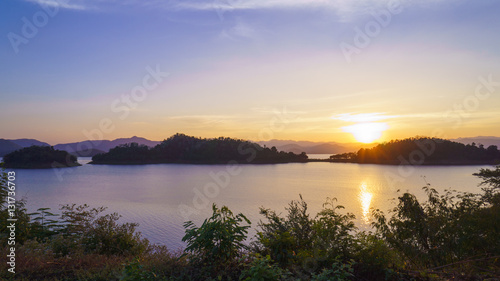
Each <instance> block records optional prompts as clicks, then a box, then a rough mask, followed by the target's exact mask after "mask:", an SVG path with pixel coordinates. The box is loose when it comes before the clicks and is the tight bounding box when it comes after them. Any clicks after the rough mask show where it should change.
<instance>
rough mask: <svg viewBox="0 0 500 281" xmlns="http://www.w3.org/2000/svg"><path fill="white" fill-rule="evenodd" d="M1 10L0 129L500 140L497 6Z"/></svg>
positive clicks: (44, 134)
mask: <svg viewBox="0 0 500 281" xmlns="http://www.w3.org/2000/svg"><path fill="white" fill-rule="evenodd" d="M0 6H1V9H0V11H1V12H0V13H1V16H0V30H1V34H2V36H3V37H2V38H3V39H2V40H1V42H0V95H1V103H0V118H1V120H2V122H0V138H5V139H16V138H35V139H38V140H41V141H45V142H48V143H50V144H57V143H64V142H72V141H81V140H84V139H88V138H93V139H96V138H97V139H99V138H102V139H115V138H120V137H131V136H134V135H137V136H141V137H145V138H148V139H152V140H162V139H164V138H167V137H169V136H170V135H172V134H175V133H177V132H180V133H185V134H188V135H194V136H200V137H218V136H228V137H237V138H243V139H250V140H255V141H260V140H268V139H292V140H310V141H336V142H354V141H365V142H370V141H385V140H390V139H394V138H405V137H410V136H415V135H425V136H441V137H446V138H456V137H473V136H500V133H499V129H500V114H499V110H500V36H499V34H500V33H499V32H500V16H499V12H500V1H496V0H491V1H486V0H479V1H461V0H459V1H456V0H453V1H452V0H422V1H416V0H415V1H409V0H408V1H380V0H364V1H348V0H332V1H326V0H325V1H312V0H294V1H293V0H290V1H285V0H268V1H264V0H262V1H254V0H215V1H212V0H210V1H201V0H194V1H178V0H168V1H162V0H151V1H148V0H128V1H115V0H85V1H83V0H64V1H63V0H60V1H59V0H4V1H2V3H1V4H0Z"/></svg>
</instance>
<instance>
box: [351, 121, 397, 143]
mask: <svg viewBox="0 0 500 281" xmlns="http://www.w3.org/2000/svg"><path fill="white" fill-rule="evenodd" d="M388 128H389V126H388V125H387V124H386V123H374V122H370V123H358V124H354V125H351V126H346V127H342V130H343V131H344V132H347V133H351V134H352V135H353V136H354V138H355V139H356V140H357V141H359V142H363V143H372V142H374V141H376V140H378V139H380V138H381V137H382V133H383V132H384V131H385V130H387V129H388Z"/></svg>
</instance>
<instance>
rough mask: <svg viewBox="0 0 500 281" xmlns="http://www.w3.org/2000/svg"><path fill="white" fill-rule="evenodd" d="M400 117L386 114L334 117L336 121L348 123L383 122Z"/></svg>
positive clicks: (341, 115)
mask: <svg viewBox="0 0 500 281" xmlns="http://www.w3.org/2000/svg"><path fill="white" fill-rule="evenodd" d="M398 117H400V115H385V113H384V112H373V113H357V114H356V113H342V114H337V115H334V116H332V117H331V118H332V119H334V120H341V121H346V122H355V123H362V122H376V121H381V120H387V119H392V118H398Z"/></svg>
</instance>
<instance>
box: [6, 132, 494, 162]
mask: <svg viewBox="0 0 500 281" xmlns="http://www.w3.org/2000/svg"><path fill="white" fill-rule="evenodd" d="M451 141H456V142H460V143H463V144H471V143H473V142H474V143H476V145H479V144H482V145H484V146H485V147H488V146H490V145H496V146H498V147H500V137H489V136H478V137H472V138H457V139H451ZM132 142H136V143H138V144H140V145H147V146H149V147H154V146H156V145H157V144H159V143H160V142H161V141H151V140H148V139H145V138H141V137H137V136H134V137H131V138H120V139H115V140H102V141H89V140H87V141H81V142H73V143H62V144H57V145H54V148H55V149H59V150H65V151H67V152H69V153H71V154H74V155H76V156H94V155H96V154H98V153H102V152H108V151H109V150H110V149H111V148H113V147H116V146H118V145H121V144H126V143H132ZM257 143H258V144H260V145H265V146H267V147H273V146H276V148H277V149H278V150H282V151H287V152H293V153H301V152H305V153H307V154H339V153H346V152H357V151H358V150H359V149H360V148H372V147H374V146H376V145H377V143H371V144H362V143H337V142H312V141H294V140H270V141H259V142H257ZM32 145H39V146H50V145H49V144H48V143H45V142H41V141H39V140H35V139H15V140H6V139H0V157H1V156H4V155H5V154H7V153H10V152H12V151H15V150H18V149H21V148H23V147H29V146H32Z"/></svg>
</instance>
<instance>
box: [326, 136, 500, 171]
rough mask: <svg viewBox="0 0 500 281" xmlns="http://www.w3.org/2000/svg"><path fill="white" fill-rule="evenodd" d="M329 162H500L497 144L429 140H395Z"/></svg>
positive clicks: (336, 157)
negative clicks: (486, 144)
mask: <svg viewBox="0 0 500 281" xmlns="http://www.w3.org/2000/svg"><path fill="white" fill-rule="evenodd" d="M326 161H329V162H342V163H360V164H389V165H483V164H486V165H494V164H499V163H500V151H499V150H498V148H497V146H496V145H491V146H489V147H487V148H485V147H484V146H483V145H482V144H479V145H476V144H475V143H472V144H467V145H466V144H463V143H458V142H454V141H450V140H445V139H440V138H429V137H414V138H407V139H403V140H392V141H390V142H386V143H381V144H379V145H377V146H375V147H373V148H369V149H365V148H362V149H360V150H359V151H358V152H357V153H355V152H350V153H342V154H335V155H332V156H330V159H328V160H326Z"/></svg>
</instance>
